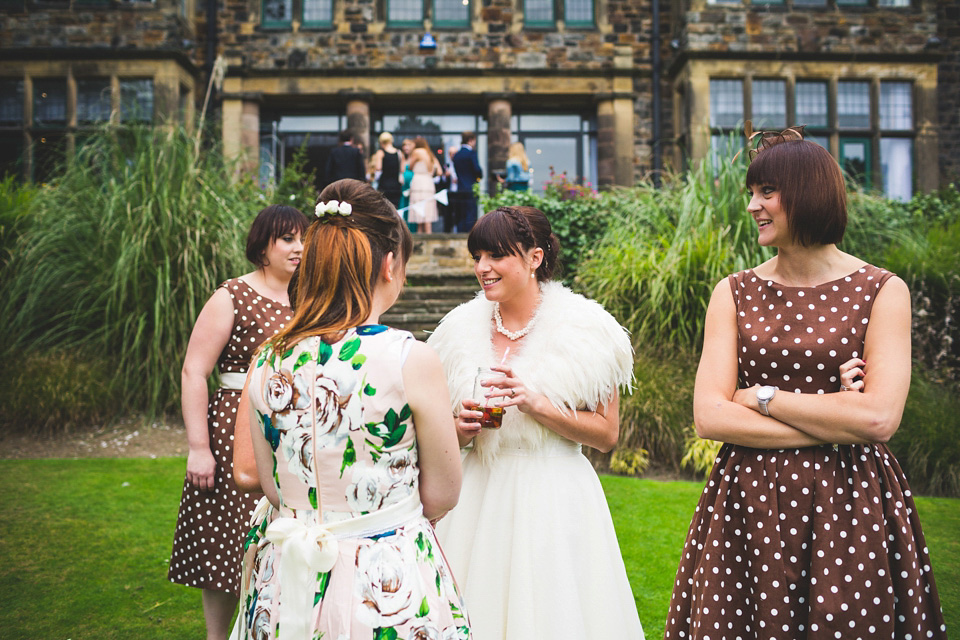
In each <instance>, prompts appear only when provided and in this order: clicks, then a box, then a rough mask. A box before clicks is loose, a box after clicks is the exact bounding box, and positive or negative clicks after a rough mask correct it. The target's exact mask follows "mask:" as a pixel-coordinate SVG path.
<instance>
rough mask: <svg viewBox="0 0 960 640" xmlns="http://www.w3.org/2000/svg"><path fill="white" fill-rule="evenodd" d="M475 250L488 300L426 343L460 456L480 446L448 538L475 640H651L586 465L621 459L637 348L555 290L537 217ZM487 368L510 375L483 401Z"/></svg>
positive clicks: (474, 245)
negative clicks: (487, 412) (498, 414)
mask: <svg viewBox="0 0 960 640" xmlns="http://www.w3.org/2000/svg"><path fill="white" fill-rule="evenodd" d="M467 247H468V248H469V250H470V253H471V255H472V256H473V260H474V273H475V275H476V277H477V280H478V282H479V283H480V286H481V288H482V292H481V293H480V294H478V295H477V296H476V297H475V298H474V299H473V300H471V301H470V302H467V303H464V304H462V305H460V306H459V307H457V308H456V309H454V310H453V311H451V312H450V313H449V314H447V315H446V317H444V319H443V320H442V321H441V322H440V325H439V326H438V327H437V330H436V331H435V332H434V333H433V334H432V335H431V336H430V339H429V340H428V344H430V345H431V346H433V347H435V348H436V349H437V353H438V354H439V355H440V358H441V360H442V361H443V365H444V369H445V370H446V374H447V385H448V386H449V388H450V391H451V396H452V399H453V401H454V404H453V405H452V408H453V419H454V421H455V422H456V429H457V433H458V434H459V438H460V444H461V446H467V445H472V446H471V448H470V449H469V452H468V453H467V454H466V456H465V458H464V463H463V464H464V467H463V474H464V477H463V494H462V496H461V499H460V504H459V505H458V506H457V508H456V509H454V510H453V511H452V512H451V513H450V515H448V516H447V517H446V518H444V519H443V520H441V521H440V523H439V525H438V526H437V532H438V535H439V536H440V541H441V543H442V544H443V548H444V551H445V552H446V554H447V558H449V560H450V564H451V566H452V567H453V570H454V574H455V575H456V576H457V580H458V581H459V582H460V584H461V585H462V586H463V593H464V598H465V599H466V601H467V605H468V606H469V607H470V615H471V617H472V618H471V619H472V620H473V624H474V627H473V630H474V633H475V635H476V637H477V639H478V640H530V639H536V638H576V639H577V640H611V639H613V638H617V639H620V638H623V639H629V640H639V639H641V638H643V630H642V629H641V627H640V619H639V616H638V615H637V607H636V602H635V600H634V598H633V594H632V592H631V590H630V582H629V581H628V579H627V572H626V569H625V567H624V564H623V559H622V557H621V556H620V547H619V545H618V543H617V535H616V532H615V531H614V528H613V520H612V518H611V517H610V510H609V508H608V507H607V502H606V498H605V497H604V494H603V488H602V487H601V486H600V481H599V479H598V478H597V473H596V472H595V471H594V470H593V467H592V466H591V464H590V462H589V461H588V460H587V458H586V457H585V456H584V455H583V453H582V452H581V448H582V446H583V445H586V446H588V447H593V448H595V449H599V450H600V451H610V450H611V449H613V447H614V446H616V443H617V438H618V436H619V433H620V415H619V408H620V399H619V390H620V389H621V388H623V389H629V388H630V384H631V380H632V373H633V350H632V348H631V346H630V339H629V336H628V335H627V332H626V331H625V330H624V329H623V327H621V326H620V324H619V323H618V322H617V321H616V320H615V319H614V318H613V316H611V315H610V314H609V313H607V312H606V311H605V310H604V309H603V307H602V306H600V305H599V304H598V303H596V302H594V301H593V300H588V299H587V298H584V297H583V296H581V295H579V294H576V293H573V292H572V291H570V290H569V289H567V288H566V287H564V286H563V285H562V284H560V283H559V282H554V281H553V275H554V273H555V272H556V270H557V266H558V260H559V255H560V243H559V241H558V239H557V236H556V235H555V234H554V233H553V231H552V229H551V227H550V222H549V221H548V220H547V217H546V216H545V215H544V214H543V212H541V211H540V210H539V209H536V208H534V207H518V206H513V207H500V208H498V209H496V210H494V211H491V212H489V213H487V214H486V215H484V216H482V217H481V218H480V220H479V221H478V222H477V223H476V224H475V225H474V227H473V229H472V230H471V231H470V235H469V236H468V237H467ZM488 367H489V368H491V369H492V370H493V371H494V372H498V373H499V374H501V375H500V376H498V377H496V378H495V379H493V380H491V379H487V380H485V381H482V384H481V386H480V387H476V386H475V385H474V380H475V378H477V377H478V370H480V369H483V368H488ZM484 392H485V393H484ZM478 401H484V402H485V403H493V404H495V405H496V406H498V407H500V408H501V409H502V424H501V426H500V427H499V428H495V427H494V426H492V425H488V426H484V425H483V422H482V421H483V416H484V412H483V411H482V410H481V409H480V406H479V404H478ZM447 419H448V420H449V419H450V418H449V417H448V418H447Z"/></svg>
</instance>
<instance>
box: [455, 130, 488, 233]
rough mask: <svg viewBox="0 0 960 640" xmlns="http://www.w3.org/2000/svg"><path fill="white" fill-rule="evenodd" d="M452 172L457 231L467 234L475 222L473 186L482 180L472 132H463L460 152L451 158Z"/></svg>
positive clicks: (475, 205)
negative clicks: (454, 173)
mask: <svg viewBox="0 0 960 640" xmlns="http://www.w3.org/2000/svg"><path fill="white" fill-rule="evenodd" d="M453 170H454V171H456V172H457V190H456V192H455V194H456V199H455V202H456V203H457V204H456V210H457V231H458V232H460V233H469V231H470V229H472V228H473V224H474V223H475V222H476V221H477V198H476V196H474V195H473V185H474V184H476V183H477V181H478V180H480V179H481V178H483V169H481V168H480V159H479V158H478V157H477V136H476V134H475V133H474V132H473V131H464V132H463V135H462V136H461V143H460V150H459V151H457V153H456V154H455V155H454V156H453Z"/></svg>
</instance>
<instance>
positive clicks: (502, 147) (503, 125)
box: [483, 95, 513, 193]
mask: <svg viewBox="0 0 960 640" xmlns="http://www.w3.org/2000/svg"><path fill="white" fill-rule="evenodd" d="M486 98H487V166H486V167H484V169H483V171H484V176H485V177H486V178H487V190H488V192H489V193H496V190H497V184H498V183H497V178H496V176H495V175H494V172H496V171H504V170H505V169H506V167H507V153H508V152H509V150H510V119H511V118H512V117H513V105H512V104H511V102H510V99H509V96H505V95H488V96H486Z"/></svg>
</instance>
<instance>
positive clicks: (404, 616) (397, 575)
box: [356, 538, 423, 629]
mask: <svg viewBox="0 0 960 640" xmlns="http://www.w3.org/2000/svg"><path fill="white" fill-rule="evenodd" d="M357 590H358V592H357V594H356V595H357V596H358V599H359V601H360V602H359V604H358V605H357V606H358V610H357V619H358V620H359V621H361V622H363V623H364V624H367V625H369V626H371V627H373V628H374V629H376V628H377V627H392V626H398V625H401V624H403V623H405V622H407V621H408V620H410V619H411V618H413V617H414V616H415V615H416V614H417V612H418V611H419V610H420V603H421V601H422V600H423V593H422V589H421V586H420V570H419V568H418V566H417V558H416V551H415V550H414V549H411V548H410V547H409V546H408V545H402V543H401V542H400V541H391V539H390V538H383V539H380V540H377V541H375V542H374V543H373V544H372V545H369V546H363V547H360V549H358V551H357Z"/></svg>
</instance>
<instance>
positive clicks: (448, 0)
mask: <svg viewBox="0 0 960 640" xmlns="http://www.w3.org/2000/svg"><path fill="white" fill-rule="evenodd" d="M433 8H434V11H435V13H436V16H435V18H436V21H437V22H438V23H446V24H451V23H453V24H467V23H468V22H470V0H434V3H433Z"/></svg>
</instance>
